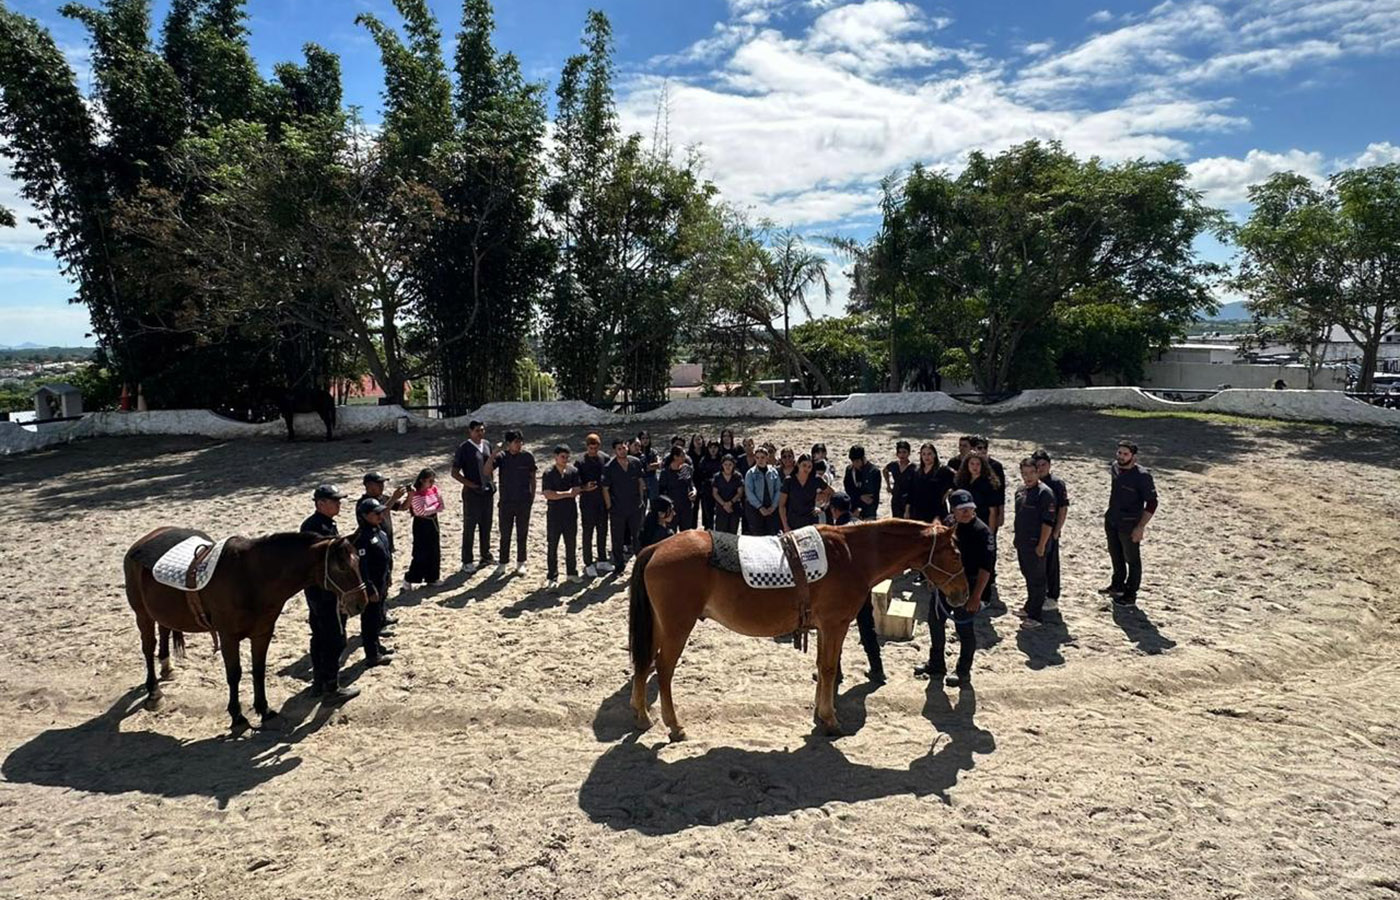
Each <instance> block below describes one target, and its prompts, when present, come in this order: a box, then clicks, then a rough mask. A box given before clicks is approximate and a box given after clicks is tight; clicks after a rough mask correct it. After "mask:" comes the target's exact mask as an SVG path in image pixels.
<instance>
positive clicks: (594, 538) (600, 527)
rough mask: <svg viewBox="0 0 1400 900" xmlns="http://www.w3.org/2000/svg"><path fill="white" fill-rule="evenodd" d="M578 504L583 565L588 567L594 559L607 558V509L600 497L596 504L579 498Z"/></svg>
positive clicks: (601, 559)
mask: <svg viewBox="0 0 1400 900" xmlns="http://www.w3.org/2000/svg"><path fill="white" fill-rule="evenodd" d="M578 506H579V514H580V515H581V516H582V517H583V566H584V568H588V567H589V566H591V565H593V563H594V562H595V561H596V562H602V561H603V560H605V559H607V558H608V511H607V509H606V508H605V507H604V506H603V498H601V497H599V498H598V501H597V503H596V504H595V503H590V502H588V501H586V500H580V501H579V504H578ZM595 546H596V547H597V548H598V555H597V556H596V557H595V556H594V555H593V548H594V547H595Z"/></svg>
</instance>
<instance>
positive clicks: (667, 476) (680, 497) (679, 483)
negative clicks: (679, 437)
mask: <svg viewBox="0 0 1400 900" xmlns="http://www.w3.org/2000/svg"><path fill="white" fill-rule="evenodd" d="M657 485H658V490H659V491H660V492H661V493H660V496H662V497H670V498H671V505H672V506H673V507H674V508H675V510H676V518H675V522H676V527H677V529H678V530H681V531H684V530H687V529H690V528H694V527H695V473H694V470H692V469H691V467H690V457H689V456H687V455H686V452H685V451H684V450H682V449H681V448H680V447H672V448H671V449H670V451H669V452H668V453H667V454H666V465H665V466H664V467H663V468H662V469H661V476H660V477H659V478H658V479H657Z"/></svg>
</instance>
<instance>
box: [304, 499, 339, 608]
mask: <svg viewBox="0 0 1400 900" xmlns="http://www.w3.org/2000/svg"><path fill="white" fill-rule="evenodd" d="M300 531H302V532H303V533H305V534H314V535H316V536H317V537H323V538H333V537H340V531H339V529H337V528H336V527H335V519H332V518H331V517H330V516H328V515H326V514H325V513H320V512H314V513H312V514H311V515H309V516H307V518H306V521H305V522H302V523H301V528H300ZM320 585H321V581H320V579H319V578H318V579H317V581H316V584H313V585H312V586H310V587H308V588H307V589H306V599H307V600H326V599H330V600H334V599H335V594H333V593H331V592H330V591H328V590H326V589H325V588H323V587H321V586H320Z"/></svg>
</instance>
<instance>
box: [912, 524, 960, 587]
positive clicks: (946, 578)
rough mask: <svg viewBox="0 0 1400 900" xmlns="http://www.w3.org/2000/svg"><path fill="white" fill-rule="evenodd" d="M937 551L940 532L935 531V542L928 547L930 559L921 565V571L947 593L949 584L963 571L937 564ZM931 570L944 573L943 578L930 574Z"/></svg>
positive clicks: (940, 573)
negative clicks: (934, 557)
mask: <svg viewBox="0 0 1400 900" xmlns="http://www.w3.org/2000/svg"><path fill="white" fill-rule="evenodd" d="M936 552H938V534H937V533H936V532H935V534H934V536H933V543H932V544H931V545H930V546H929V548H928V560H927V561H926V562H925V563H924V564H923V565H922V566H919V571H920V572H922V573H923V575H924V577H925V578H927V579H928V580H929V581H931V582H933V583H934V584H935V585H936V586H937V588H938V589H939V590H940V591H942V592H943V593H945V594H946V593H947V592H948V585H949V584H951V583H952V582H953V579H955V578H957V577H958V575H959V574H961V573H959V572H949V571H948V570H947V569H944V568H942V567H941V566H938V565H936V564H935V563H934V561H933V555H934V554H935V553H936ZM930 570H932V571H934V572H936V573H938V574H939V575H942V576H943V578H942V580H939V579H936V578H934V577H933V576H931V575H929V571H930Z"/></svg>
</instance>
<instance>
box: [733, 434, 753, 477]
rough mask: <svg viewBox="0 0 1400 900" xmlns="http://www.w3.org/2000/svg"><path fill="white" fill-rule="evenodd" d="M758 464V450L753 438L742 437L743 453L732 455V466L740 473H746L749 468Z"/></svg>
mask: <svg viewBox="0 0 1400 900" xmlns="http://www.w3.org/2000/svg"><path fill="white" fill-rule="evenodd" d="M756 465H758V450H757V448H756V447H755V446H754V442H753V438H751V437H746V438H744V452H743V454H741V455H739V456H736V457H734V466H735V468H737V469H738V470H739V474H740V475H748V474H749V469H752V468H753V467H754V466H756Z"/></svg>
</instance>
